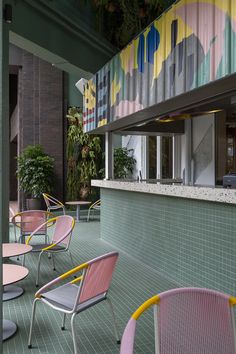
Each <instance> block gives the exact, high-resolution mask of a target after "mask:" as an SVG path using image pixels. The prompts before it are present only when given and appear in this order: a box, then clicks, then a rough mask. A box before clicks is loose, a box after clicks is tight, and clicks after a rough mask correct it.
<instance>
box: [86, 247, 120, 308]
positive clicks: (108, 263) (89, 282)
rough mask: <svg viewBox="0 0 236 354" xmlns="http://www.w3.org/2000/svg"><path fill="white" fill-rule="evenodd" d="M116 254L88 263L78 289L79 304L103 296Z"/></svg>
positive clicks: (109, 280)
mask: <svg viewBox="0 0 236 354" xmlns="http://www.w3.org/2000/svg"><path fill="white" fill-rule="evenodd" d="M118 255H119V254H118V252H111V253H108V254H105V255H103V256H101V257H98V258H95V259H93V260H92V261H90V262H88V264H89V266H88V268H87V269H86V272H85V274H84V278H83V283H82V285H81V289H80V295H79V303H82V302H85V301H87V300H90V299H92V298H94V297H96V296H98V295H101V294H105V293H106V292H107V291H108V289H109V286H110V283H111V279H112V274H113V271H114V269H115V265H116V262H117V258H118Z"/></svg>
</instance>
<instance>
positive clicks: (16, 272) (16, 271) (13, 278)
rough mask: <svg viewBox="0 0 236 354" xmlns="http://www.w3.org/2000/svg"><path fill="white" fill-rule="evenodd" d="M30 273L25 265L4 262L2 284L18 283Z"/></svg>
mask: <svg viewBox="0 0 236 354" xmlns="http://www.w3.org/2000/svg"><path fill="white" fill-rule="evenodd" d="M28 274H29V270H28V269H27V268H25V267H22V266H20V265H15V264H3V265H2V275H3V282H2V285H9V284H13V283H16V282H17V281H19V280H22V279H24V278H25V277H27V275H28Z"/></svg>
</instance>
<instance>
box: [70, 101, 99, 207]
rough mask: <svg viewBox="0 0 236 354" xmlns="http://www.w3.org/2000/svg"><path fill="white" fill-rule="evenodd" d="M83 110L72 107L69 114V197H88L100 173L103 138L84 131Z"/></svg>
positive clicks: (72, 198)
mask: <svg viewBox="0 0 236 354" xmlns="http://www.w3.org/2000/svg"><path fill="white" fill-rule="evenodd" d="M82 118H83V115H82V110H81V109H80V108H77V107H70V108H69V110H68V114H67V119H68V123H69V126H68V132H67V198H68V199H70V200H76V199H77V198H81V199H87V197H88V196H89V195H90V194H91V179H92V178H96V177H98V175H99V172H98V170H99V166H100V161H101V155H102V149H101V139H100V138H99V137H96V136H93V135H89V134H86V133H84V132H83V119H82Z"/></svg>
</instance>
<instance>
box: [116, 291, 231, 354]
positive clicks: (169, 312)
mask: <svg viewBox="0 0 236 354" xmlns="http://www.w3.org/2000/svg"><path fill="white" fill-rule="evenodd" d="M234 305H236V298H235V297H230V296H229V295H225V294H222V293H219V292H217V291H213V290H208V289H200V288H181V289H174V290H169V291H165V292H163V293H161V294H159V295H156V296H153V297H152V298H151V299H149V300H147V301H146V302H145V303H144V304H142V305H141V306H140V307H139V308H138V309H137V310H136V311H135V312H134V314H133V315H132V317H131V319H130V320H129V322H128V324H127V326H126V328H125V331H124V334H123V337H122V342H121V350H120V353H121V354H132V353H134V337H135V330H136V323H137V320H138V318H139V317H140V316H141V315H142V313H143V312H144V311H145V310H147V309H148V308H149V307H151V306H154V327H155V353H156V354H226V353H227V354H235V353H236V345H235V327H234V320H233V311H232V308H233V306H234Z"/></svg>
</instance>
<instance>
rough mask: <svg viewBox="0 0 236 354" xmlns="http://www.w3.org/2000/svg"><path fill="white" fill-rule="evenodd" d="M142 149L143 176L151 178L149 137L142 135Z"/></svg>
mask: <svg viewBox="0 0 236 354" xmlns="http://www.w3.org/2000/svg"><path fill="white" fill-rule="evenodd" d="M141 141H142V143H141V144H142V150H141V166H142V170H141V173H142V178H143V179H148V178H149V137H148V136H142V138H141Z"/></svg>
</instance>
